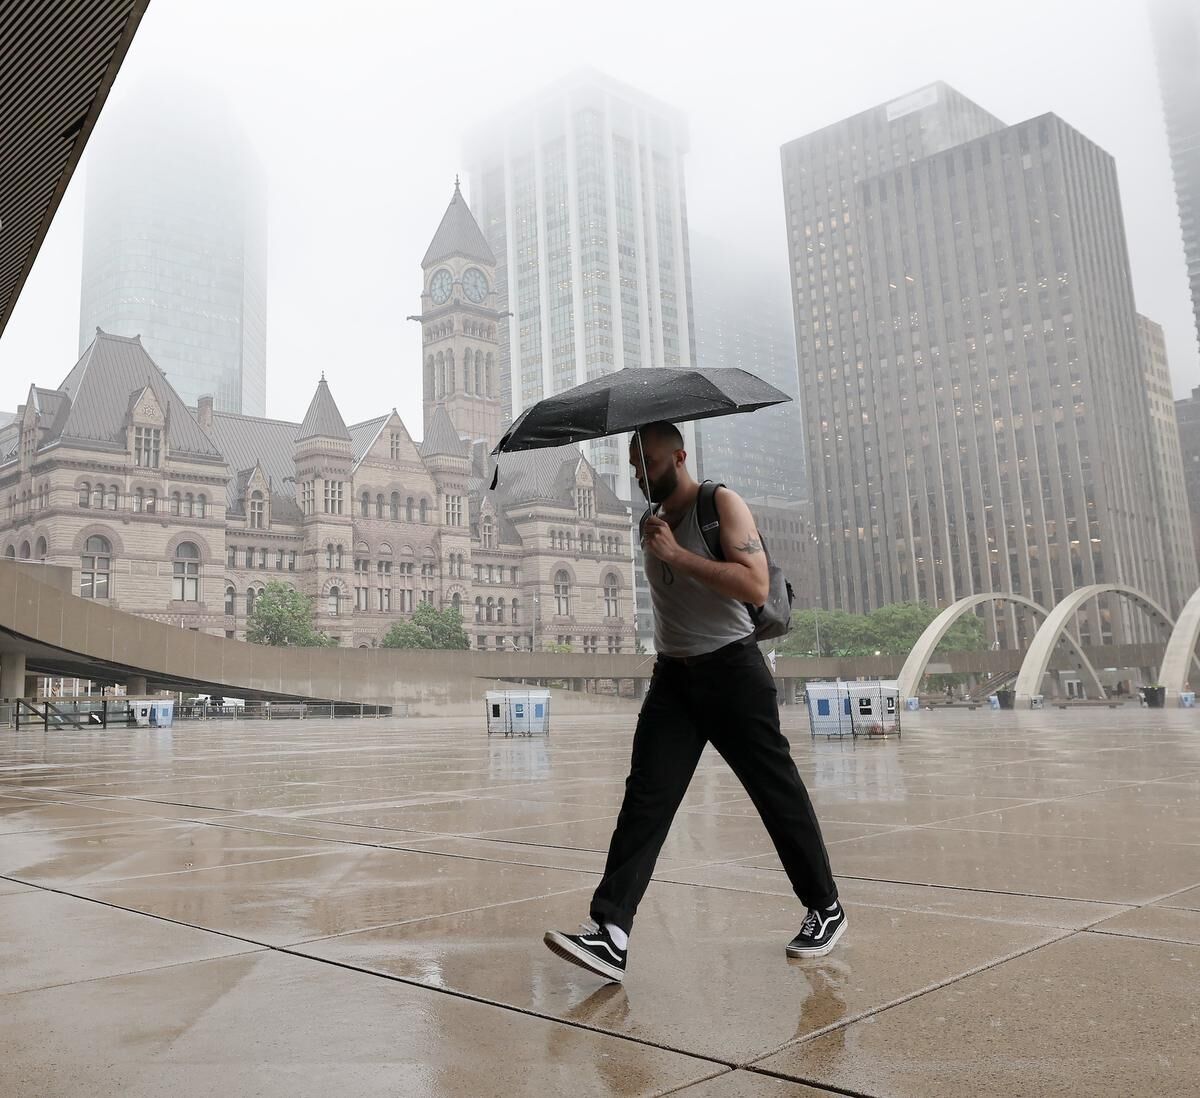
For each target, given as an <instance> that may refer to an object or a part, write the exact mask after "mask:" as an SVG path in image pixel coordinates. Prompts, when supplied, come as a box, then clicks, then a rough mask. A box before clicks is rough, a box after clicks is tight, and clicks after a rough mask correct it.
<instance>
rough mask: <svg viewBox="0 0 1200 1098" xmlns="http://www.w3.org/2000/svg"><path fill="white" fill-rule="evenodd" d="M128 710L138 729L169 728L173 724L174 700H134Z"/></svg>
mask: <svg viewBox="0 0 1200 1098" xmlns="http://www.w3.org/2000/svg"><path fill="white" fill-rule="evenodd" d="M129 708H130V709H132V710H133V719H134V722H135V723H136V724H137V725H138V727H140V728H170V727H171V726H172V725H173V724H174V723H175V699H174V698H136V699H134V700H132V701H131V702H130V703H129Z"/></svg>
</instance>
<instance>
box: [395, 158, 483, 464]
mask: <svg viewBox="0 0 1200 1098" xmlns="http://www.w3.org/2000/svg"><path fill="white" fill-rule="evenodd" d="M421 269H422V270H423V271H424V272H425V279H424V292H423V293H422V294H421V314H420V316H418V317H415V318H414V319H416V320H419V321H420V322H421V341H422V360H423V368H422V375H421V376H422V379H423V389H424V410H425V416H424V420H425V434H426V435H428V433H429V426H430V422H431V420H432V418H433V413H434V411H435V410H436V409H437V407H438V405H444V406H445V409H446V411H447V413H448V414H449V416H450V422H451V423H453V424H454V428H455V430H456V431H458V433H459V435H461V436H462V437H464V438H467V439H486V440H487V443H488V446H489V447H491V446H494V445H495V444H496V443H497V442H498V441H499V439H500V425H501V423H500V377H499V369H500V354H499V347H500V345H499V343H498V342H497V334H496V333H497V324H498V321H499V313H497V312H496V257H495V256H494V255H493V254H492V250H491V248H489V247H488V242H487V240H485V239H484V236H483V233H482V232H481V231H480V229H479V224H478V223H477V222H476V220H475V218H474V216H473V215H472V214H471V211H470V209H469V208H468V207H467V202H466V199H464V198H463V196H462V191H461V190H459V185H458V179H457V178H455V180H454V196H453V197H452V198H451V199H450V205H449V206H447V207H446V213H445V215H444V216H443V217H442V222H441V224H440V225H439V226H438V229H437V232H436V233H434V235H433V241H432V242H431V243H430V245H429V250H428V251H426V253H425V258H424V259H423V260H421Z"/></svg>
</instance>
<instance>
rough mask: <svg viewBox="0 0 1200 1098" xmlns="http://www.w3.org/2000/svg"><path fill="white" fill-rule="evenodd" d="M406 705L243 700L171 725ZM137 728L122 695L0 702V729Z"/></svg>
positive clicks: (184, 708)
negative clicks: (38, 727) (244, 702)
mask: <svg viewBox="0 0 1200 1098" xmlns="http://www.w3.org/2000/svg"><path fill="white" fill-rule="evenodd" d="M407 715H408V706H407V705H403V704H401V705H391V706H388V705H369V704H367V703H365V702H363V703H359V702H247V703H246V704H245V705H219V706H218V705H206V704H203V703H201V704H185V705H176V706H175V712H174V720H175V721H216V720H226V721H230V720H232V721H271V720H275V721H282V720H289V721H294V720H317V719H321V720H329V719H331V718H333V719H342V718H356V719H359V718H375V717H405V716H407ZM30 726H40V727H42V728H78V729H82V728H86V727H99V728H109V727H113V726H128V727H136V726H137V722H136V720H135V719H134V715H133V703H131V702H127V701H126V700H125V698H124V697H123V696H117V697H103V698H102V697H97V698H74V699H70V700H68V699H64V698H59V699H54V698H29V699H23V700H17V699H14V700H11V701H5V700H0V728H12V727H16V728H18V729H19V728H22V727H30Z"/></svg>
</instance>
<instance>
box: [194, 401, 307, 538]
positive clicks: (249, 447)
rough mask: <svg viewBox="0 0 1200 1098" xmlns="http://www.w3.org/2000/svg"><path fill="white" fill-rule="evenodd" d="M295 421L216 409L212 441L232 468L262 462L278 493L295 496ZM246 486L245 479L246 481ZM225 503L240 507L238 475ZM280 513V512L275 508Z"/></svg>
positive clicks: (228, 489) (231, 484)
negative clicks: (290, 421)
mask: <svg viewBox="0 0 1200 1098" xmlns="http://www.w3.org/2000/svg"><path fill="white" fill-rule="evenodd" d="M298 429H299V427H298V425H297V424H295V423H289V422H287V421H285V420H280V419H259V418H258V417H257V416H243V415H238V414H237V413H236V412H213V421H212V436H213V441H214V442H215V443H216V445H217V446H219V447H220V449H221V452H222V453H223V454H224V455H225V460H226V461H228V462H229V465H230V468H232V469H238V470H251V469H253V468H254V466H255V465H260V466H262V471H263V472H264V473H266V475H267V479H268V480H269V481H270V482H271V488H272V491H273V493H274V494H272V496H271V500H272V506H274V500H275V495H276V494H278V495H281V496H288V497H292V496H295V494H296V489H295V476H296V446H295V439H296V431H297V430H298ZM242 486H243V487H245V482H243V485H242ZM226 506H228V507H229V508H230V509H233V510H237V509H240V507H241V493H240V492H239V490H238V478H237V477H231V478H230V480H229V484H228V488H227V490H226ZM276 514H278V512H276Z"/></svg>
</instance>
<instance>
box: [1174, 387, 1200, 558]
mask: <svg viewBox="0 0 1200 1098" xmlns="http://www.w3.org/2000/svg"><path fill="white" fill-rule="evenodd" d="M1175 421H1176V423H1177V424H1178V427H1179V451H1180V456H1181V458H1182V461H1183V483H1184V487H1185V489H1186V492H1187V501H1188V511H1189V512H1190V514H1191V527H1192V545H1193V547H1194V548H1195V551H1196V558H1197V560H1200V386H1197V387H1196V388H1194V389H1193V390H1192V395H1191V396H1190V397H1184V398H1183V399H1182V400H1177V401H1175Z"/></svg>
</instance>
